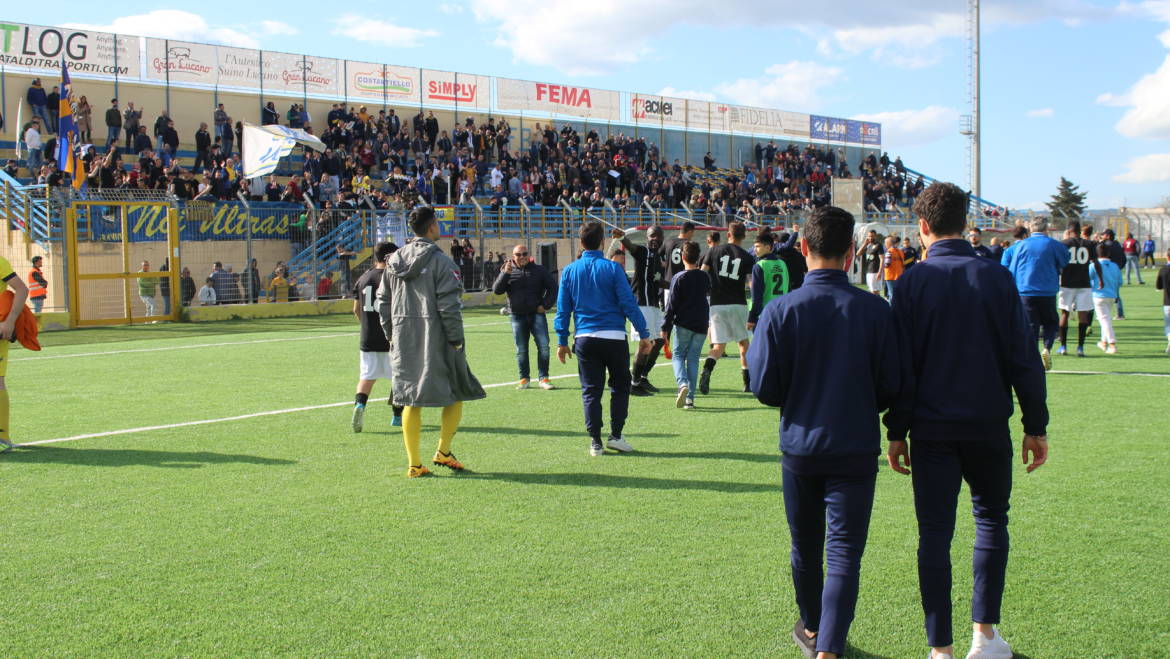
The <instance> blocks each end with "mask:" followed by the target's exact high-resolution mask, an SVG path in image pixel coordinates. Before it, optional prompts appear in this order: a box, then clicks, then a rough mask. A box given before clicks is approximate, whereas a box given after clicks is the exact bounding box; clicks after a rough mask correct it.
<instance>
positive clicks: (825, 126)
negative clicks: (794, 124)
mask: <svg viewBox="0 0 1170 659" xmlns="http://www.w3.org/2000/svg"><path fill="white" fill-rule="evenodd" d="M808 132H809V137H810V138H812V139H814V140H825V141H828V142H845V141H847V138H848V132H849V122H848V121H847V120H845V119H838V118H836V117H822V116H818V115H812V116H810V117H809V118H808Z"/></svg>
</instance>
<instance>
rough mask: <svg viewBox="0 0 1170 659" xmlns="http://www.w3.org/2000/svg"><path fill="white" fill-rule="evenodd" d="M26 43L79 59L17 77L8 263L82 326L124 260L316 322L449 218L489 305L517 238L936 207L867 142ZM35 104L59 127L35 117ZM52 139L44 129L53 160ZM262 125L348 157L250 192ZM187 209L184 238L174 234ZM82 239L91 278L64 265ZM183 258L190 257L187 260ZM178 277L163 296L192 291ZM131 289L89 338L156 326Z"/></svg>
mask: <svg viewBox="0 0 1170 659" xmlns="http://www.w3.org/2000/svg"><path fill="white" fill-rule="evenodd" d="M13 29H14V30H18V31H19V32H21V33H22V34H23V35H24V36H23V37H21V39H22V41H21V42H22V43H26V42H27V43H34V44H52V43H55V41H54V39H57V40H59V41H61V42H62V43H65V44H72V46H71V47H69V48H66V47H61V48H59V49H57V50H56V51H54V52H53V53H49V52H47V51H46V52H44V53H41V55H42V56H43V57H39V58H38V57H33V56H29V57H24V58H17V59H16V60H14V61H12V62H9V63H8V65H7V66H6V67H5V68H4V70H3V72H2V73H0V75H2V77H3V85H2V89H3V98H2V99H0V105H2V109H3V115H4V116H5V117H6V118H8V119H9V120H7V121H6V122H5V124H4V132H3V134H2V135H0V151H2V152H4V153H6V154H13V155H12V157H10V158H8V159H6V165H5V167H4V169H3V170H2V171H0V185H2V186H3V199H2V200H0V201H2V202H3V203H2V207H0V213H2V214H3V216H4V217H5V218H6V219H7V220H8V222H9V227H10V233H13V234H14V235H15V236H17V237H13V236H10V237H9V239H8V241H7V242H8V244H9V245H13V244H16V245H18V246H20V247H19V249H20V250H22V251H24V252H27V254H20V255H19V258H16V259H15V260H24V259H25V258H29V257H31V255H32V254H33V253H34V252H35V253H38V254H41V255H43V256H44V257H45V261H46V267H47V270H48V272H49V273H50V274H51V275H52V276H51V277H50V278H49V281H50V286H49V297H48V304H47V307H48V308H49V309H58V310H63V309H65V308H67V306H68V305H67V298H68V294H67V291H66V287H68V286H72V287H73V288H75V289H77V288H79V287H81V286H82V285H83V284H82V281H81V280H80V279H77V277H78V276H81V275H84V274H85V273H86V272H91V271H101V272H105V273H106V274H109V272H112V271H114V270H132V268H128V267H125V268H111V267H110V264H108V263H105V262H104V261H103V259H105V258H107V257H106V256H103V254H105V252H103V251H102V250H103V249H108V248H109V247H110V245H112V244H118V243H120V244H121V245H122V249H121V251H122V256H123V259H122V260H123V261H124V263H133V264H138V263H139V262H141V261H142V260H153V261H155V262H156V263H163V262H164V261H165V262H166V263H167V264H168V268H169V263H170V261H172V260H174V261H176V262H178V261H179V260H180V259H181V262H182V263H184V264H187V265H190V266H191V267H192V269H193V270H196V271H198V272H203V271H204V270H205V269H206V268H207V267H208V266H209V265H210V264H211V263H214V262H221V263H225V264H234V267H235V271H234V272H233V273H232V274H233V276H235V277H236V278H237V279H239V278H240V277H241V272H242V271H243V270H244V266H245V264H247V263H251V262H252V259H256V261H257V265H256V267H257V268H260V267H261V266H262V267H263V270H264V272H263V273H261V274H259V275H256V276H254V277H244V280H245V281H244V282H243V283H242V284H241V285H240V292H239V293H238V294H232V295H230V296H229V297H228V298H227V299H229V300H232V301H238V302H243V301H258V300H259V299H260V298H263V297H265V296H269V297H273V298H274V299H286V298H288V297H290V296H291V297H292V298H293V299H316V298H318V297H328V296H331V295H332V296H335V295H338V294H339V293H340V291H341V285H342V284H343V282H344V281H345V280H346V277H348V276H351V273H350V269H349V267H346V266H349V265H351V261H355V263H353V264H352V265H356V264H360V263H361V262H363V261H365V260H367V259H368V256H369V253H370V248H371V246H372V244H373V242H374V241H375V240H376V239H378V238H380V237H384V236H387V235H398V234H400V233H401V232H402V226H403V225H402V217H403V214H404V211H406V210H408V209H409V208H412V207H414V206H415V205H418V204H425V205H431V206H435V207H436V208H438V209H439V215H440V217H442V218H443V225H442V226H443V233H444V236H445V237H446V238H448V239H468V241H470V242H469V243H468V244H467V246H466V248H464V247H460V248H459V249H457V250H454V251H453V254H458V255H459V257H460V258H462V259H465V261H464V262H463V263H462V265H463V266H464V270H465V272H466V273H467V276H468V281H467V282H466V284H467V288H469V289H474V288H478V287H480V285H481V284H482V282H483V281H484V280H485V279H486V278H487V276H489V275H490V271H491V270H492V263H493V261H492V258H493V256H494V255H498V254H499V253H501V252H502V251H503V250H504V249H505V245H506V244H507V243H509V242H510V241H514V240H515V239H518V238H523V239H527V240H529V241H531V240H539V241H546V242H547V241H551V244H556V245H557V247H559V249H560V251H561V253H562V254H568V253H570V252H571V249H572V245H571V241H570V240H569V238H570V237H571V235H572V231H573V229H572V225H574V224H575V222H576V221H578V220H580V219H581V218H593V219H597V220H600V221H603V222H605V223H607V224H609V225H612V226H617V227H622V228H628V227H636V226H645V225H649V224H653V223H658V224H663V225H671V224H678V223H680V222H682V221H685V220H691V221H694V222H696V223H698V224H699V225H707V226H725V225H726V224H727V223H728V222H730V221H732V220H739V221H743V222H744V223H745V224H747V226H748V227H749V228H756V229H758V228H760V227H764V226H775V225H781V226H784V225H791V224H799V222H800V221H801V219H802V217H803V216H804V214H806V213H807V212H808V211H809V210H811V209H812V208H814V207H816V206H821V205H825V204H828V203H830V201H832V200H833V194H834V193H833V189H834V182H842V181H847V182H853V183H854V185H857V184H860V188H859V190H860V191H859V193H854V195H853V197H852V201H853V205H852V206H851V208H852V209H853V210H854V211H855V212H857V213H864V214H865V217H866V221H867V222H876V223H882V224H884V225H908V224H909V221H908V220H909V218H908V216H907V213H908V209H909V207H910V205H911V204H912V203H913V200H914V198H915V196H916V195H917V194H918V193H919V192H920V191H921V190H922V189H923V188H924V186H926V185H929V184H930V183H931V182H932V181H933V179H932V178H931V177H930V176H928V175H925V174H922V173H919V172H917V171H914V170H913V169H910V168H909V167H907V166H906V165H905V164H903V162H902V161H901V159H900V158H897V157H895V158H893V159H891V158H890V156H889V155H888V154H887V153H886V152H885V151H883V150H882V146H881V126H880V125H878V124H873V123H867V122H860V121H853V120H846V119H838V118H832V117H820V116H815V115H808V114H801V113H797V112H789V111H781V110H775V109H762V108H748V107H739V106H733V105H726V104H720V103H711V102H706V101H696V100H689V99H683V98H670V97H662V96H656V95H653V96H651V95H645V94H639V93H630V92H616V91H611V90H605V89H593V88H585V87H574V86H567V85H559V84H555V83H544V82H531V81H522V80H512V79H507V78H493V77H487V76H483V75H475V74H464V73H452V72H443V71H433V70H427V69H415V68H406V67H400V66H393V65H389V64H370V63H365V62H352V61H342V60H335V59H329V58H322V57H316V56H310V55H288V54H284V53H271V52H262V51H249V50H243V49H239V48H230V47H225V46H214V45H208V44H198V43H187V42H178V41H169V40H163V39H152V38H140V37H134V36H126V35H112V34H104V33H98V32H92V31H86V30H72V29H66V28H49V27H39V26H32V25H17V26H15V27H14V28H13ZM79 44H82V45H84V44H89V45H90V46H92V47H89V48H82V47H80V45H79ZM98 45H101V46H102V47H101V48H98V47H97V46H98ZM115 45H116V47H115ZM60 58H63V59H60ZM107 60H108V61H107ZM62 62H64V63H65V64H66V65H67V66H68V68H69V71H70V74H71V76H72V83H71V85H70V89H69V90H68V91H69V98H70V101H69V103H70V106H71V108H72V112H73V115H74V117H75V122H76V125H77V130H78V135H77V137H76V139H75V140H74V142H75V143H76V144H77V145H79V146H78V148H77V150H76V152H77V153H78V154H79V155H80V157H81V159H82V161H83V162H84V165H85V174H84V180H78V181H77V182H76V184H73V181H71V176H72V175H71V174H69V173H66V172H63V171H61V169H62V168H61V167H59V163H57V162H56V156H57V151H58V144H59V142H58V137H59V136H57V135H56V132H57V130H58V128H57V126H56V124H57V123H58V121H59V117H58V111H57V110H58V107H57V106H56V103H57V101H58V99H59V98H60V96H61V94H62V93H63V92H64V91H65V90H63V89H61V80H62V74H61V66H62ZM33 89H41V90H42V92H41V94H42V95H44V96H46V97H47V99H48V101H49V102H48V104H47V106H41V107H39V108H38V107H35V102H34V100H33V99H34V96H35V93H34V92H31V91H30V90H33ZM49 90H51V92H50V91H49ZM46 115H47V116H46ZM34 120H38V121H39V123H38V125H39V126H40V130H39V132H38V131H34V132H37V136H35V137H32V136H30V135H29V130H28V129H29V128H30V127H32V124H33V121H34ZM245 124H259V125H266V124H279V125H282V126H287V127H289V128H300V129H303V130H305V131H307V132H309V133H312V134H314V135H316V136H317V137H319V138H320V140H321V141H323V142H324V143H325V145H326V146H327V147H328V148H327V149H326V150H325V151H324V152H323V153H320V154H317V153H310V152H307V151H306V152H301V150H300V149H298V150H297V151H298V152H297V153H294V154H292V155H290V156H289V157H286V158H283V159H281V161H280V163H279V165H278V167H277V169H276V171H274V172H273V174H272V175H270V176H267V177H264V178H254V179H251V180H248V179H244V178H243V175H242V167H241V157H240V156H241V151H242V148H243V143H244V139H243V135H242V131H243V127H244V125H245ZM46 126H48V129H46ZM30 137H32V139H33V141H34V142H35V143H39V144H40V147H39V148H32V147H31V146H30V144H29V143H28V142H29V139H28V138H30ZM97 201H106V202H109V203H107V204H105V205H103V204H97V203H95V202H97ZM135 201H143V202H149V204H151V205H142V204H133V203H131V202H135ZM837 203H838V205H844V204H843V202H842V201H841V200H837ZM171 210H173V211H174V213H175V216H176V224H175V225H174V227H173V228H171V227H170V225H169V224H168V222H167V221H165V220H166V218H167V217H168V214H169V213H170V211H171ZM971 215H972V220H973V222H974V223H975V224H976V225H980V226H983V227H984V228H991V229H994V228H996V227H997V226H1001V227H1003V226H1008V225H1009V224H1010V222H1009V216H1010V212H1009V211H1008V210H1007V209H1006V208H1004V207H1002V206H999V205H996V204H994V203H991V202H987V201H985V200H982V199H978V198H973V199H972V206H971ZM171 233H174V234H176V235H174V236H171V235H170V234H171ZM903 233H905V232H903ZM70 239H72V240H74V241H76V242H77V248H76V249H74V250H72V252H73V253H74V254H76V256H77V258H78V263H77V264H75V266H74V267H73V268H72V270H70V269H68V268H66V265H67V263H66V259H64V258H62V257H63V256H64V255H65V254H66V252H67V251H68V250H65V249H64V245H65V243H67V242H68V241H69V240H70ZM172 239H173V241H174V242H175V245H174V246H173V247H175V248H176V249H175V251H169V250H168V249H167V242H168V241H170V240H172ZM558 243H559V244H558ZM461 245H462V243H461ZM350 253H352V254H353V256H345V257H344V258H339V256H338V255H342V254H350ZM552 254H555V251H553V250H546V251H545V252H542V253H540V255H541V258H542V259H547V258H549V257H550V255H552ZM14 256H16V255H14ZM168 256H174V258H167V257H168ZM552 258H553V259H555V256H553V257H552ZM116 260H117V259H115V261H116ZM343 264H345V265H344V266H343ZM553 266H554V268H555V263H553ZM155 267H157V265H156V266H155ZM281 269H283V272H284V277H283V278H282V279H284V280H287V281H288V282H289V283H290V286H291V288H290V291H289V292H286V293H285V294H284V295H280V296H276V295H273V294H272V292H271V291H272V287H271V280H272V279H275V278H276V274H277V271H278V270H281ZM108 271H109V272H108ZM148 272H149V271H148ZM485 273H489V275H485ZM149 276H150V277H153V276H154V275H149ZM178 277H179V274H178V273H177V272H176V273H175V274H172V275H164V276H163V279H167V280H168V281H169V283H170V284H171V285H178V284H181V283H182V282H180V281H179V279H178ZM140 278H141V277H140ZM197 283H202V282H201V281H197ZM131 284H132V282H131V281H130V280H129V279H127V280H126V281H125V282H123V285H122V287H121V288H120V287H119V286H117V285H115V284H111V283H109V282H98V281H94V282H91V283H89V284H86V285H87V286H89V287H90V288H95V287H96V288H102V287H104V289H103V290H101V291H97V290H93V291H89V292H87V294H85V295H83V296H79V297H81V299H84V300H87V301H94V300H100V301H101V302H100V303H94V304H97V306H96V307H95V308H93V309H85V310H79V309H73V310H72V316H71V317H70V319H69V322H70V323H71V324H73V325H77V324H79V323H84V322H127V321H129V320H130V319H133V318H143V317H144V314H145V313H146V310H145V309H142V308H138V302H137V301H136V300H135V296H132V295H129V294H128V293H127V294H124V291H123V290H122V289H123V288H124V289H126V290H129V289H130V288H131ZM176 297H177V299H178V296H176ZM222 299H223V297H222V296H221V301H222ZM180 306H181V305H176V309H175V310H173V311H171V310H168V311H167V313H168V314H172V315H176V314H178V313H179V311H178V308H179V307H180ZM175 317H177V315H176V316H175Z"/></svg>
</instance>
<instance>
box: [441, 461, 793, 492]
mask: <svg viewBox="0 0 1170 659" xmlns="http://www.w3.org/2000/svg"><path fill="white" fill-rule="evenodd" d="M610 459H612V458H610ZM461 476H462V477H463V478H476V479H483V480H494V481H507V482H509V483H520V484H522V485H570V486H576V487H609V488H617V489H627V488H630V489H639V490H705V491H709V492H729V493H745V492H777V491H779V490H780V486H779V485H778V484H771V483H732V482H728V481H699V480H685V479H678V478H648V477H646V476H616V475H613V474H598V473H568V474H533V473H518V472H516V473H513V472H494V473H485V472H480V473H470V474H468V473H464V474H462V475H461Z"/></svg>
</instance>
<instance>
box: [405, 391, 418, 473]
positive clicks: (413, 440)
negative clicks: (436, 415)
mask: <svg viewBox="0 0 1170 659" xmlns="http://www.w3.org/2000/svg"><path fill="white" fill-rule="evenodd" d="M421 434H422V408H421V407H410V406H407V407H405V408H403V410H402V439H403V441H404V442H405V443H406V460H407V466H408V467H413V466H416V465H421V464H422V458H420V457H419V455H418V442H419V435H421Z"/></svg>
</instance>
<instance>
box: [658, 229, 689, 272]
mask: <svg viewBox="0 0 1170 659" xmlns="http://www.w3.org/2000/svg"><path fill="white" fill-rule="evenodd" d="M685 244H687V239H686V238H679V237H678V236H674V237H673V238H667V239H666V242H665V243H663V245H662V257H663V258H664V259H666V281H674V276H675V275H677V274H678V273H680V272H682V271H683V270H686V269H687V265H686V264H685V263H683V257H682V251H683V250H682V248H683V245H685Z"/></svg>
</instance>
